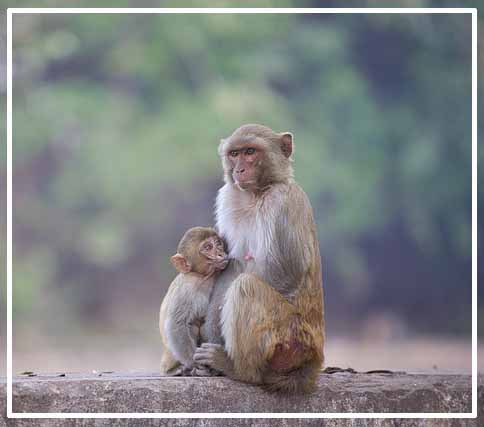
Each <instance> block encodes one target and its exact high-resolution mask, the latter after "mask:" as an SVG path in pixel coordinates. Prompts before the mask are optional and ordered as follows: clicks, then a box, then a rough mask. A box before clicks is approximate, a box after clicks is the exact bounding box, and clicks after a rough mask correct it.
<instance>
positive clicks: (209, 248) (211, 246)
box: [203, 243, 213, 251]
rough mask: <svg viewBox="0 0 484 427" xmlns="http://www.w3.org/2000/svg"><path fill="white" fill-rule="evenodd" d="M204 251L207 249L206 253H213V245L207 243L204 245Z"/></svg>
mask: <svg viewBox="0 0 484 427" xmlns="http://www.w3.org/2000/svg"><path fill="white" fill-rule="evenodd" d="M203 249H205V250H206V251H211V250H212V249H213V245H212V244H211V243H205V244H204V245H203Z"/></svg>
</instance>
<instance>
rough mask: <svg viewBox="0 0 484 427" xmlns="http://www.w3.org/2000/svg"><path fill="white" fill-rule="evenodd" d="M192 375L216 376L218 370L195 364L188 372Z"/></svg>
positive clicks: (218, 373)
mask: <svg viewBox="0 0 484 427" xmlns="http://www.w3.org/2000/svg"><path fill="white" fill-rule="evenodd" d="M190 375H191V376H192V377H216V376H219V375H220V372H218V371H216V370H215V369H212V368H209V367H208V366H203V365H195V366H194V367H193V369H192V370H191V372H190Z"/></svg>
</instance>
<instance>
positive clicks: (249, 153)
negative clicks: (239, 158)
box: [245, 147, 255, 156]
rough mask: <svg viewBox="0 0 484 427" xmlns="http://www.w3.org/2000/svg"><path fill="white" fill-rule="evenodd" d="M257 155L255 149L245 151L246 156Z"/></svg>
mask: <svg viewBox="0 0 484 427" xmlns="http://www.w3.org/2000/svg"><path fill="white" fill-rule="evenodd" d="M254 153H255V148H252V147H250V148H247V150H245V154H248V155H249V156H250V155H252V154H254Z"/></svg>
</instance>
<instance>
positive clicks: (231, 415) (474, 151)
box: [7, 8, 477, 419]
mask: <svg viewBox="0 0 484 427" xmlns="http://www.w3.org/2000/svg"><path fill="white" fill-rule="evenodd" d="M44 13H82V14H84V13H96V14H107V13H111V14H120V13H121V14H130V13H133V14H135V13H145V14H148V13H149V14H152V13H157V14H160V13H170V14H172V13H177V14H186V13H188V14H206V13H217V14H225V13H228V14H253V13H275V14H288V13H314V14H319V13H335V14H336V13H338V14H348V13H363V14H368V13H388V14H395V13H405V14H422V13H445V14H449V13H452V14H454V13H459V14H460V13H465V14H471V15H472V412H471V413H62V412H60V413H59V412H57V413H55V412H53V413H29V412H22V413H19V412H13V411H12V378H13V376H12V16H13V15H14V14H44ZM7 316H8V319H7V417H8V418H333V419H334V418H447V419H448V418H476V417H477V9H476V8H391V9H389V8H368V9H365V8H326V9H319V8H240V9H239V8H190V9H186V8H140V9H133V8H85V9H82V8H8V9H7Z"/></svg>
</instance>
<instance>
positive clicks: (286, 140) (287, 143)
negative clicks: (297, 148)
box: [279, 132, 293, 158]
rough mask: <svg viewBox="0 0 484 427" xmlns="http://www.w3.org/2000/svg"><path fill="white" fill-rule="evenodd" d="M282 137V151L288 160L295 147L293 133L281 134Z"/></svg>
mask: <svg viewBox="0 0 484 427" xmlns="http://www.w3.org/2000/svg"><path fill="white" fill-rule="evenodd" d="M279 135H280V137H281V150H282V154H284V156H285V157H286V158H289V157H291V154H292V152H293V146H292V133H291V132H282V133H280V134H279Z"/></svg>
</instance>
